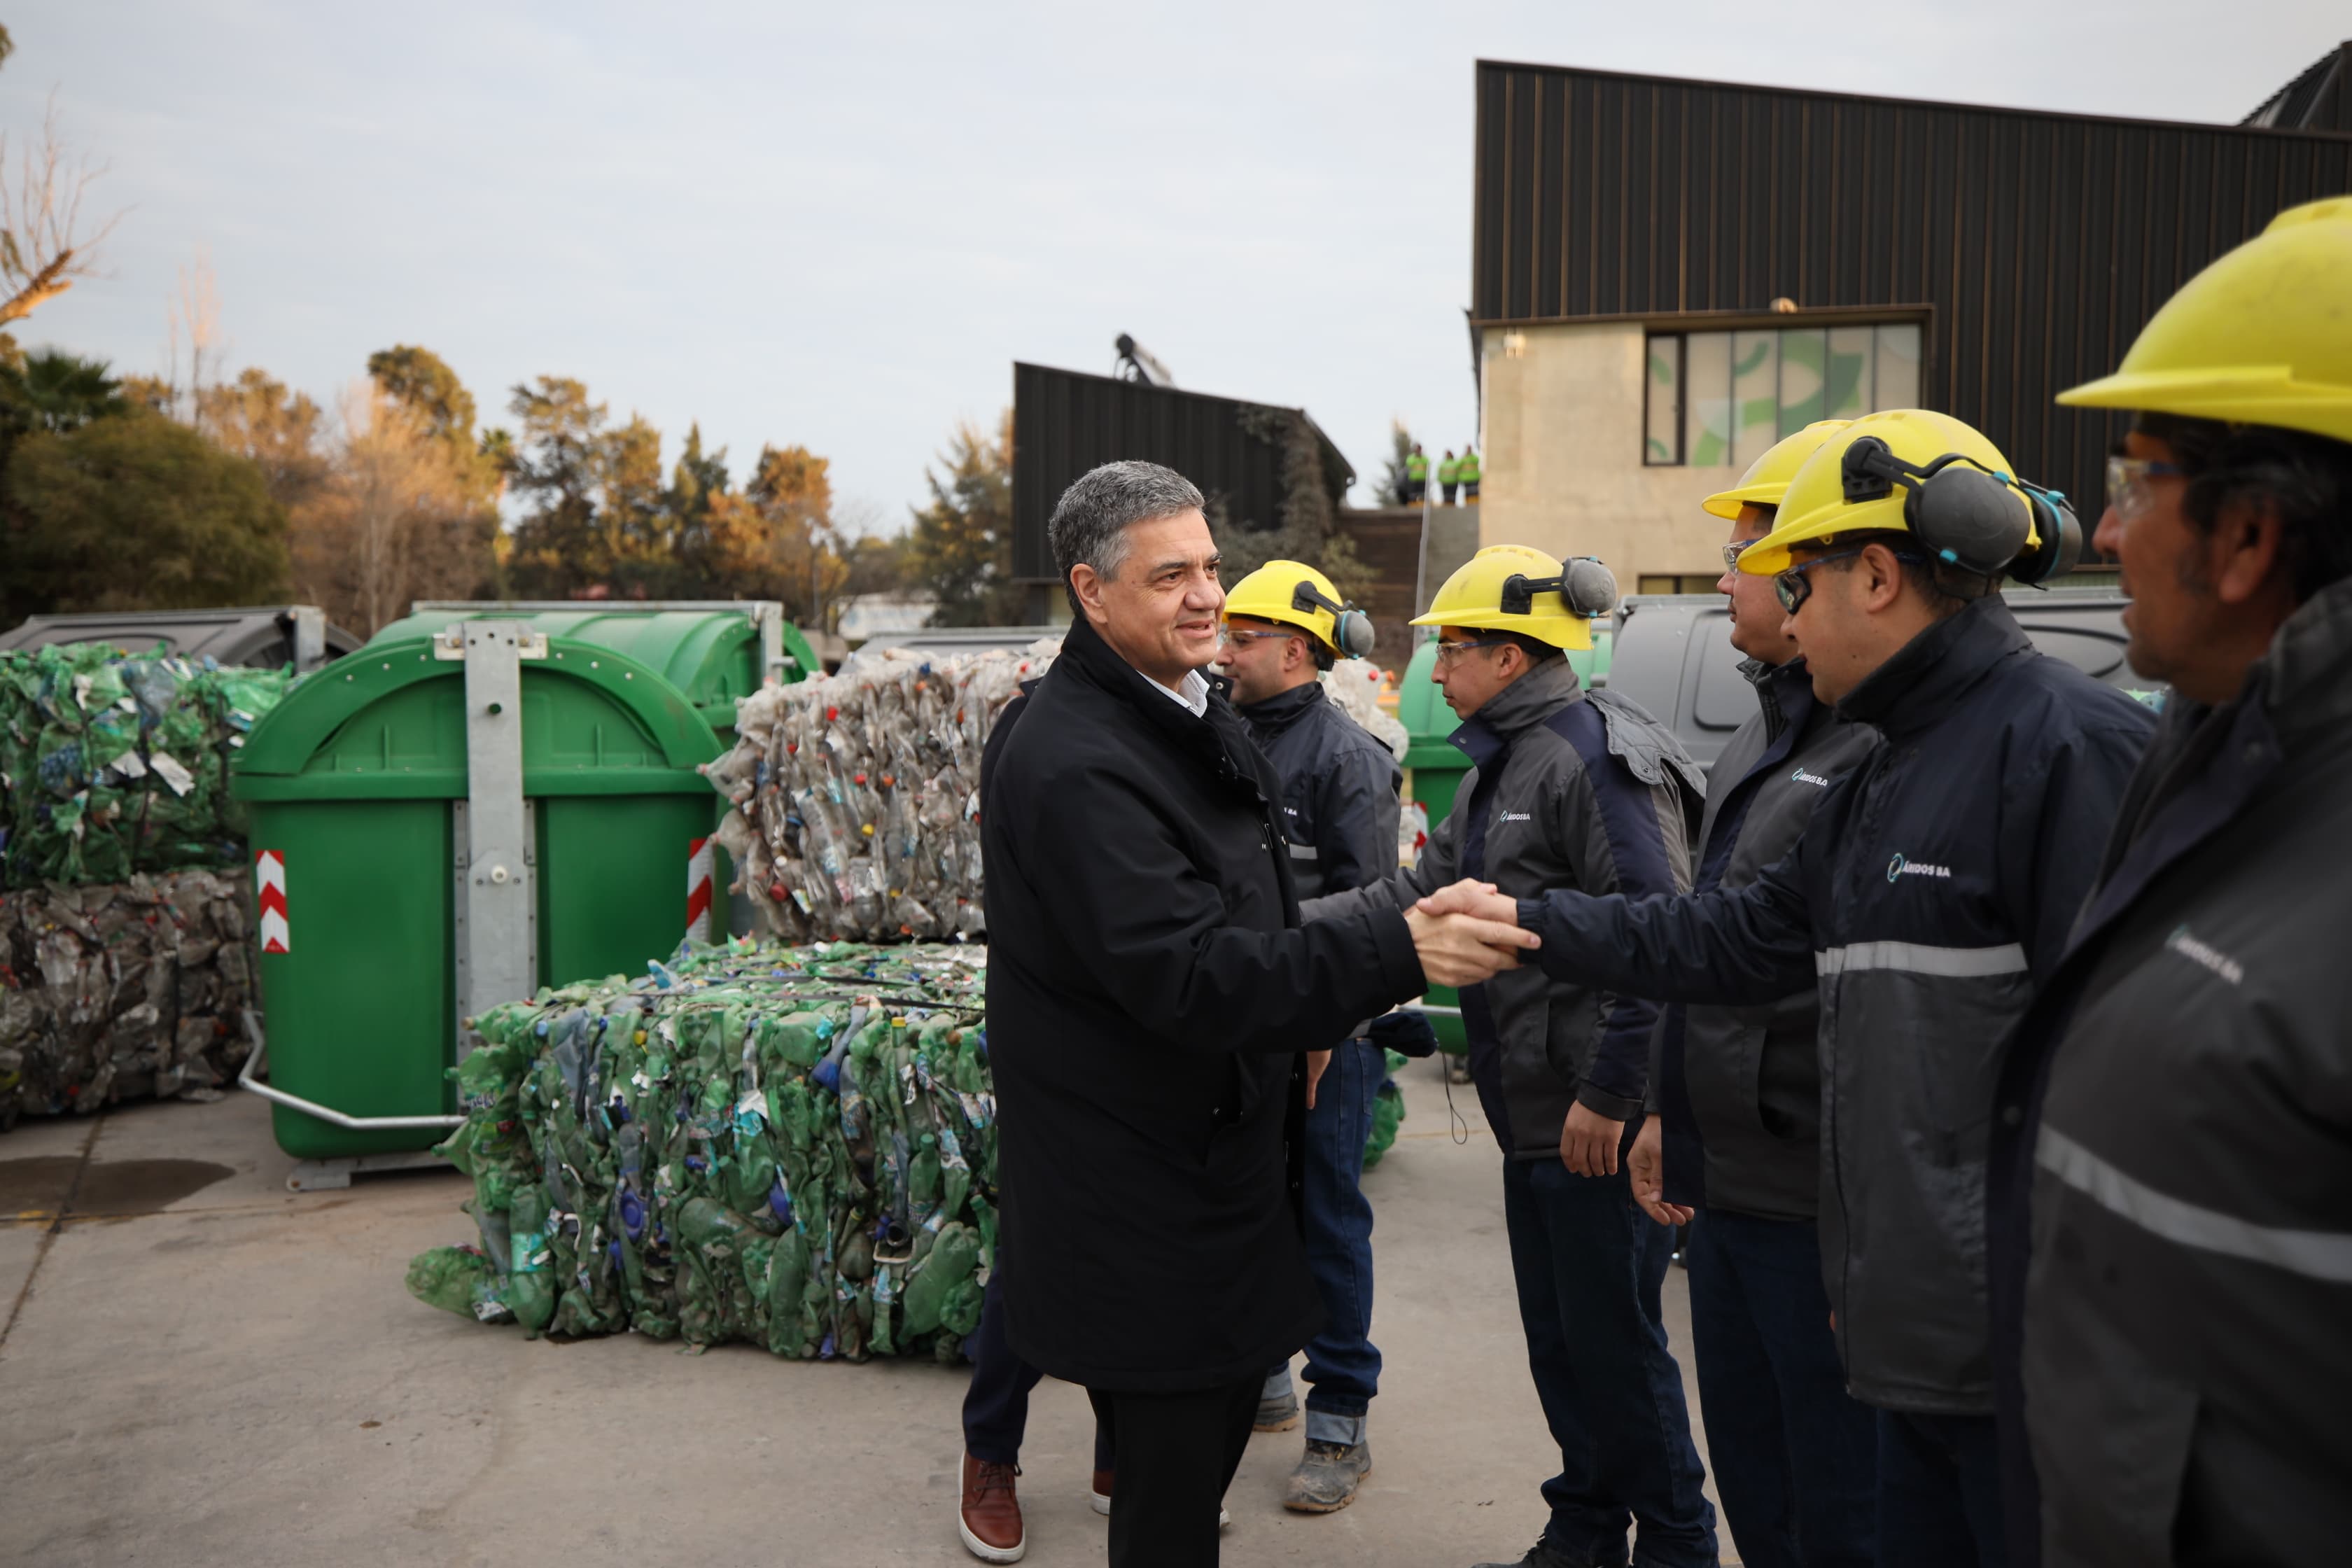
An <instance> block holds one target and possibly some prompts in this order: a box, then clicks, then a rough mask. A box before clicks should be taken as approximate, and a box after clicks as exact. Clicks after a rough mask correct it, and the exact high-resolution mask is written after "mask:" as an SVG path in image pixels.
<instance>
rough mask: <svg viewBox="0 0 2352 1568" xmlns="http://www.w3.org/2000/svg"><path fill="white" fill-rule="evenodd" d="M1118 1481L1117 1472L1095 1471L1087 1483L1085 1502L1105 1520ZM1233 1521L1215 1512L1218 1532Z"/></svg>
mask: <svg viewBox="0 0 2352 1568" xmlns="http://www.w3.org/2000/svg"><path fill="white" fill-rule="evenodd" d="M1117 1479H1118V1471H1117V1470H1097V1471H1096V1472H1095V1479H1094V1480H1093V1481H1092V1482H1091V1483H1089V1484H1088V1486H1087V1502H1088V1503H1089V1504H1090V1505H1092V1506H1093V1508H1094V1510H1095V1511H1096V1512H1097V1513H1098V1514H1100V1515H1102V1516H1103V1517H1104V1518H1105V1519H1108V1518H1109V1517H1110V1484H1111V1482H1113V1481H1115V1480H1117ZM1233 1521H1234V1516H1233V1515H1232V1514H1230V1513H1228V1512H1226V1511H1225V1510H1223V1508H1220V1509H1218V1510H1217V1528H1218V1529H1219V1530H1223V1529H1224V1528H1225V1526H1227V1525H1229V1524H1231V1523H1233Z"/></svg>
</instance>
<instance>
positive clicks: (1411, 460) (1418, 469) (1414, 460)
mask: <svg viewBox="0 0 2352 1568" xmlns="http://www.w3.org/2000/svg"><path fill="white" fill-rule="evenodd" d="M1428 493H1429V459H1428V458H1426V457H1424V456H1423V454H1422V450H1421V443H1420V442H1418V441H1415V442H1414V443H1413V444H1412V451H1410V452H1407V453H1406V454H1405V455H1404V501H1405V505H1407V506H1419V505H1420V504H1421V502H1422V498H1423V496H1426V495H1427V494H1428Z"/></svg>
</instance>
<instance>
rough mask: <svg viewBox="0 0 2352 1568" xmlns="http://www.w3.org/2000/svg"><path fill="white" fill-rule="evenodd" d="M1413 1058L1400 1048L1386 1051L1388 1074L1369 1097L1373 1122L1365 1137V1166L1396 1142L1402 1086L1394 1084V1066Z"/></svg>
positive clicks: (1401, 1115)
mask: <svg viewBox="0 0 2352 1568" xmlns="http://www.w3.org/2000/svg"><path fill="white" fill-rule="evenodd" d="M1411 1059H1412V1058H1409V1057H1407V1056H1406V1055H1405V1054H1404V1053H1403V1052H1402V1051H1391V1052H1389V1053H1388V1069H1389V1076H1388V1077H1387V1078H1386V1079H1382V1080H1381V1087H1380V1090H1379V1092H1378V1093H1377V1094H1375V1095H1374V1096H1373V1098H1372V1125H1371V1127H1370V1130H1369V1131H1367V1133H1366V1135H1365V1138H1364V1169H1365V1170H1367V1171H1369V1170H1370V1169H1371V1168H1372V1167H1373V1166H1375V1165H1377V1164H1379V1163H1381V1156H1382V1155H1384V1154H1386V1153H1387V1152H1389V1151H1390V1150H1391V1149H1392V1148H1394V1147H1395V1146H1396V1141H1397V1129H1398V1128H1400V1127H1402V1125H1403V1124H1404V1090H1402V1089H1399V1088H1398V1087H1397V1081H1396V1074H1397V1070H1398V1069H1399V1068H1402V1067H1403V1066H1404V1064H1405V1063H1406V1062H1407V1061H1409V1060H1411Z"/></svg>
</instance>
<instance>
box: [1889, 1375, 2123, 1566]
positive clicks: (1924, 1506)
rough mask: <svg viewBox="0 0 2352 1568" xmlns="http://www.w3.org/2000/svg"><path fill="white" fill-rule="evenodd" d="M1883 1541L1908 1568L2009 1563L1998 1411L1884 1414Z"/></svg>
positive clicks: (1893, 1557) (1895, 1560)
mask: <svg viewBox="0 0 2352 1568" xmlns="http://www.w3.org/2000/svg"><path fill="white" fill-rule="evenodd" d="M2090 1440H2091V1441H2096V1440H2097V1437H2096V1435H2092V1436H2091V1438H2090ZM1878 1539H1879V1540H1880V1541H1882V1542H1885V1552H1886V1561H1887V1562H1889V1563H1902V1564H1903V1565H1904V1568H2002V1564H2003V1563H2007V1562H2008V1561H2009V1552H2008V1548H2007V1546H2006V1545H2005V1544H2004V1542H2003V1541H2002V1537H2001V1512H2000V1447H1999V1443H1998V1440H1997V1439H1996V1438H1995V1437H1994V1436H1993V1418H1992V1417H1991V1416H1990V1415H1911V1414H1908V1413H1906V1412H1905V1411H1901V1410H1882V1411H1880V1412H1879V1413H1878Z"/></svg>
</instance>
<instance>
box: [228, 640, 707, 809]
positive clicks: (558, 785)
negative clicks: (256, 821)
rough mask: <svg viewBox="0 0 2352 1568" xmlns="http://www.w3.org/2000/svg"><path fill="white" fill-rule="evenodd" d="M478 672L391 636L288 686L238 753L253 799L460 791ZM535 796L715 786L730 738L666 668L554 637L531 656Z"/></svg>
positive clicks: (528, 780) (239, 792)
mask: <svg viewBox="0 0 2352 1568" xmlns="http://www.w3.org/2000/svg"><path fill="white" fill-rule="evenodd" d="M465 671H466V667H465V665H464V663H463V662H462V661H461V660H452V659H447V658H436V657H435V651H434V643H433V639H432V638H430V637H404V638H400V639H397V640H394V641H390V642H386V641H383V640H382V639H381V638H379V639H378V640H377V641H375V642H372V643H370V644H368V645H367V646H366V647H363V648H362V649H361V650H360V651H359V652H358V653H356V654H353V655H352V656H350V657H348V658H343V659H340V660H338V661H337V662H336V664H335V665H334V667H333V668H330V669H327V670H324V671H321V672H320V674H318V675H316V676H313V677H312V678H311V679H309V680H306V681H304V682H302V683H301V684H300V685H299V686H297V687H296V688H294V689H293V690H292V691H291V692H289V693H288V695H287V698H286V700H285V701H283V702H281V703H279V704H278V707H277V708H276V709H275V710H272V711H271V712H270V713H269V714H268V717H266V718H265V719H263V720H262V721H261V722H260V723H258V724H257V725H256V726H254V730H253V733H252V734H251V735H250V736H248V737H247V740H246V743H245V746H244V748H243V749H242V750H241V751H239V752H237V755H236V769H235V773H234V775H233V783H232V787H233V789H234V792H235V794H236V797H237V798H238V799H240V800H327V799H335V800H383V799H434V798H443V799H458V798H462V797H463V796H464V795H466V793H467V790H466V784H467V769H466V702H465ZM522 705H523V709H522V710H523V793H524V794H525V795H674V794H700V793H704V792H708V791H709V789H710V784H709V781H708V780H706V779H705V778H704V777H703V776H702V775H701V773H699V772H698V769H699V768H700V766H701V765H702V764H703V763H709V762H710V761H712V760H713V759H714V758H716V757H717V756H718V755H719V739H718V737H717V736H716V735H715V734H713V733H712V731H711V729H710V726H709V723H708V722H706V721H704V719H703V717H702V716H701V714H700V713H698V712H697V711H696V710H695V709H694V707H693V706H692V705H691V704H690V703H688V701H687V700H686V698H685V696H684V695H683V694H682V693H681V692H679V690H678V689H677V687H675V686H673V685H672V684H670V682H669V681H668V680H667V679H665V678H664V677H663V676H662V675H661V673H660V672H659V671H658V670H656V669H655V668H652V667H650V666H648V665H646V664H643V663H640V662H639V661H637V660H636V659H634V658H629V657H628V656H627V655H625V654H622V653H616V652H615V651H614V650H613V649H612V648H609V647H604V646H602V645H600V644H595V643H588V642H581V641H577V640H574V639H572V638H569V637H549V638H548V639H547V656H546V658H533V659H530V660H527V661H526V662H525V663H524V664H523V666H522Z"/></svg>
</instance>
